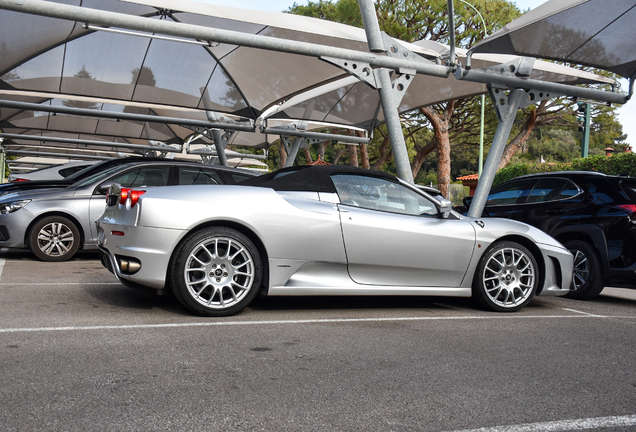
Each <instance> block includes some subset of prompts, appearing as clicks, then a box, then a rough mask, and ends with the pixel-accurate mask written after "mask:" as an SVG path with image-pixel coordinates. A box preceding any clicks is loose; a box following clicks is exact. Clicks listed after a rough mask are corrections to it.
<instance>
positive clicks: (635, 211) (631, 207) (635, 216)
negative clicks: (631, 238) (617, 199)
mask: <svg viewBox="0 0 636 432" xmlns="http://www.w3.org/2000/svg"><path fill="white" fill-rule="evenodd" d="M616 207H618V208H620V209H623V210H625V211H626V212H627V213H629V216H630V218H631V219H632V220H636V204H621V205H618V206H616Z"/></svg>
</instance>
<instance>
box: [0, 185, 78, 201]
mask: <svg viewBox="0 0 636 432" xmlns="http://www.w3.org/2000/svg"><path fill="white" fill-rule="evenodd" d="M73 195H75V189H66V188H48V189H34V190H26V191H17V192H13V193H8V194H6V195H2V196H0V202H11V201H19V200H26V199H30V200H37V199H47V198H66V197H72V196H73Z"/></svg>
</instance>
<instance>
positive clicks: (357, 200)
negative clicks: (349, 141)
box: [331, 174, 438, 216]
mask: <svg viewBox="0 0 636 432" xmlns="http://www.w3.org/2000/svg"><path fill="white" fill-rule="evenodd" d="M331 180H332V181H333V184H334V186H335V187H336V191H337V192H338V196H339V197H340V202H341V203H342V204H346V205H350V206H353V207H361V208H366V209H371V210H382V211H387V212H391V213H399V214H405V215H413V216H416V215H426V216H437V215H438V210H437V206H436V205H435V204H434V203H433V202H432V201H430V200H428V199H427V198H425V197H424V196H422V195H420V194H418V193H417V192H415V191H413V190H411V189H409V188H407V187H405V186H403V185H401V184H399V183H393V182H391V181H388V180H386V179H381V178H377V177H366V176H361V175H345V174H340V175H333V176H332V177H331Z"/></svg>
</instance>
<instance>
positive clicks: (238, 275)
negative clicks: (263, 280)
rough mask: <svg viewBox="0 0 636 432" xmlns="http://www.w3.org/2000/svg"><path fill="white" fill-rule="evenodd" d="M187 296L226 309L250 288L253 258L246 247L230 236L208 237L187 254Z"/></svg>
mask: <svg viewBox="0 0 636 432" xmlns="http://www.w3.org/2000/svg"><path fill="white" fill-rule="evenodd" d="M184 278H185V283H186V286H187V288H188V292H189V293H190V296H191V297H192V298H193V299H194V300H195V301H197V302H198V303H200V304H201V305H203V306H205V307H207V308H212V309H227V308H230V307H232V306H234V305H235V304H237V303H238V302H240V301H241V300H242V299H243V298H244V297H245V296H246V295H247V293H248V292H249V291H250V288H252V284H253V283H254V278H255V268H254V260H253V258H252V256H251V254H250V253H249V251H248V250H247V248H246V247H245V246H244V245H242V244H241V243H240V242H238V241H236V240H235V239H232V238H229V237H212V238H207V239H205V240H203V241H202V242H200V243H199V244H197V245H196V246H195V247H194V248H193V249H192V252H190V254H189V255H188V258H187V260H186V265H185V269H184Z"/></svg>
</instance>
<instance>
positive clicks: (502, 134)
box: [468, 89, 528, 218]
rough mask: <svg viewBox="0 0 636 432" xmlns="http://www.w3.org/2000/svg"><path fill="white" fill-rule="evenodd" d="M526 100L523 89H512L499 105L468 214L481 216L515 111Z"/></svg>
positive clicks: (475, 216) (526, 95)
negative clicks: (494, 130)
mask: <svg viewBox="0 0 636 432" xmlns="http://www.w3.org/2000/svg"><path fill="white" fill-rule="evenodd" d="M527 100H528V94H527V93H526V92H525V91H523V90H519V89H517V90H512V91H511V92H510V94H508V98H507V100H506V102H505V104H504V105H499V113H500V116H501V118H500V120H499V125H498V126H497V131H496V132H495V137H494V138H493V141H492V145H491V146H490V151H489V152H488V158H487V159H486V165H485V166H484V170H483V172H482V173H481V175H480V176H479V183H478V184H477V190H476V191H475V196H474V197H473V201H472V203H471V204H470V208H469V209H468V216H470V217H474V218H479V217H481V214H482V212H483V211H484V207H485V206H486V200H487V199H488V194H489V193H490V188H491V186H492V182H493V180H494V179H495V174H497V168H498V167H499V162H500V161H501V155H502V154H503V151H504V148H505V147H506V143H507V142H508V137H509V136H510V131H511V130H512V125H513V123H514V120H515V117H516V115H517V111H518V110H519V108H520V107H522V106H523V105H524V104H525V103H526V102H527Z"/></svg>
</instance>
